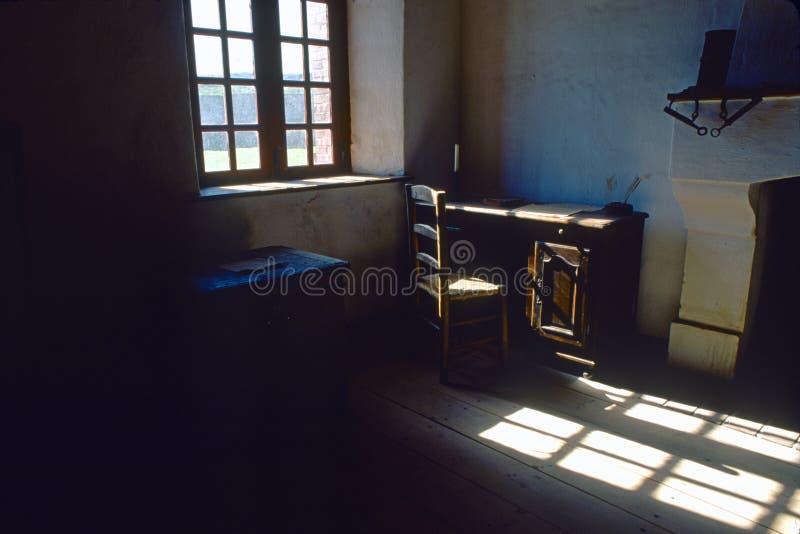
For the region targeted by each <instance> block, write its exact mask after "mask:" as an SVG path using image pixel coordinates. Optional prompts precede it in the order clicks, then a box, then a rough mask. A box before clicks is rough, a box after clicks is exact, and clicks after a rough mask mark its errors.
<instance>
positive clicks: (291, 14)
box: [279, 0, 303, 37]
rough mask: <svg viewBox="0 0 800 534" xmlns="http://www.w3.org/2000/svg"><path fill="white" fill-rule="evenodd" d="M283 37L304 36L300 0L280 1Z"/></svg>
mask: <svg viewBox="0 0 800 534" xmlns="http://www.w3.org/2000/svg"><path fill="white" fill-rule="evenodd" d="M279 5H280V7H279V10H280V17H281V35H286V36H288V37H302V36H303V8H302V7H301V6H300V0H280V2H279Z"/></svg>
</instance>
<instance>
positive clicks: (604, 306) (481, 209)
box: [447, 202, 648, 366]
mask: <svg viewBox="0 0 800 534" xmlns="http://www.w3.org/2000/svg"><path fill="white" fill-rule="evenodd" d="M447 209H448V225H452V226H455V227H458V228H460V231H457V232H454V233H451V243H455V242H457V241H458V240H466V241H468V242H469V243H470V244H471V245H472V246H473V247H474V251H475V261H474V262H473V263H472V264H471V265H470V266H469V267H471V268H473V269H474V268H484V269H487V268H495V269H496V268H500V269H502V271H503V272H505V273H506V275H507V277H508V284H509V329H510V335H511V343H512V348H515V349H516V350H523V351H526V352H531V353H535V354H538V355H544V356H545V357H549V355H557V356H560V357H562V358H567V359H571V360H572V361H577V362H578V363H581V364H585V365H589V366H592V365H595V364H601V363H602V364H610V363H614V362H619V361H621V359H622V358H623V357H624V354H625V349H626V347H627V345H628V343H627V341H629V340H631V339H632V337H633V336H635V335H636V334H637V330H636V307H637V300H638V293H639V269H640V263H641V254H642V236H643V231H644V221H645V219H646V218H647V217H648V215H647V214H646V213H641V212H634V213H633V214H632V215H625V216H618V215H608V214H606V213H604V212H602V211H595V212H588V213H579V214H576V215H571V216H567V217H548V216H543V215H539V214H535V215H533V214H525V213H519V212H514V210H513V209H509V208H495V207H489V206H485V205H481V204H475V203H464V202H450V203H448V204H447ZM525 274H527V284H526V283H524V282H525V280H523V279H524V278H526V276H525ZM515 277H516V283H515ZM525 285H527V288H528V289H527V292H526V291H525V287H524V286H525ZM533 286H536V288H537V289H536V290H532V287H533Z"/></svg>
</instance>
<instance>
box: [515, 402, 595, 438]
mask: <svg viewBox="0 0 800 534" xmlns="http://www.w3.org/2000/svg"><path fill="white" fill-rule="evenodd" d="M506 419H508V420H509V421H513V422H514V423H517V424H519V425H522V426H526V427H528V428H532V429H534V430H540V431H542V432H546V433H547V434H553V435H555V436H558V437H560V438H565V439H566V438H571V437H572V436H574V435H575V434H577V433H578V432H580V431H581V430H583V425H579V424H578V423H573V422H572V421H568V420H566V419H562V418H561V417H556V416H555V415H550V414H549V413H545V412H540V411H539V410H534V409H533V408H522V409H521V410H518V411H516V412H514V413H512V414H511V415H509V416H506Z"/></svg>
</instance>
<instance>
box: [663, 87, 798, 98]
mask: <svg viewBox="0 0 800 534" xmlns="http://www.w3.org/2000/svg"><path fill="white" fill-rule="evenodd" d="M757 97H761V98H796V97H800V87H771V88H762V89H740V88H724V87H723V88H717V89H703V88H698V87H696V86H691V87H687V88H686V89H684V90H683V91H681V92H680V93H668V94H667V100H669V101H670V102H694V101H695V100H697V101H700V102H720V101H722V100H750V99H752V98H757Z"/></svg>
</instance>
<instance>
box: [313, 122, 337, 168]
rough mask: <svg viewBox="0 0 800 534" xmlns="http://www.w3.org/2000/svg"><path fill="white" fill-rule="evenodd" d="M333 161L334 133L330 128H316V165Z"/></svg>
mask: <svg viewBox="0 0 800 534" xmlns="http://www.w3.org/2000/svg"><path fill="white" fill-rule="evenodd" d="M331 163H333V135H332V134H331V131H330V130H314V165H327V164H331Z"/></svg>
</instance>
